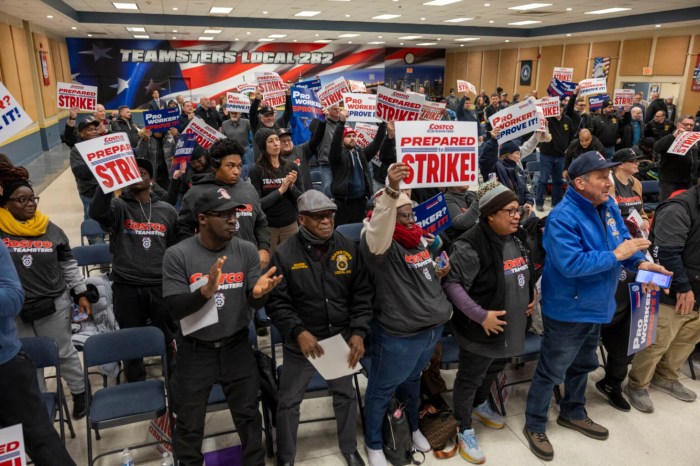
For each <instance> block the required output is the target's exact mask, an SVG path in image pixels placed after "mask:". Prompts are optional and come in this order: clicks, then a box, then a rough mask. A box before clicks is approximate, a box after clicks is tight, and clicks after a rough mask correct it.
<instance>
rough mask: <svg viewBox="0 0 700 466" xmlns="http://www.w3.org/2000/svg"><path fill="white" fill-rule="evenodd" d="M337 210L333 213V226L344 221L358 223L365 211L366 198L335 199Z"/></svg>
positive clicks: (343, 223) (342, 223)
mask: <svg viewBox="0 0 700 466" xmlns="http://www.w3.org/2000/svg"><path fill="white" fill-rule="evenodd" d="M335 203H336V204H337V205H338V210H337V211H336V213H335V226H338V225H345V224H346V223H360V222H361V221H362V220H364V218H365V212H367V198H365V197H362V198H360V199H339V198H336V199H335Z"/></svg>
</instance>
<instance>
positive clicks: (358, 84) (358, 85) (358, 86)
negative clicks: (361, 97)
mask: <svg viewBox="0 0 700 466" xmlns="http://www.w3.org/2000/svg"><path fill="white" fill-rule="evenodd" d="M348 85H349V86H350V92H367V86H365V83H364V82H362V81H353V80H352V79H348Z"/></svg>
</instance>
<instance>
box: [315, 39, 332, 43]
mask: <svg viewBox="0 0 700 466" xmlns="http://www.w3.org/2000/svg"><path fill="white" fill-rule="evenodd" d="M314 42H316V43H317V44H329V43H331V42H333V41H332V40H330V39H317V40H315V41H314Z"/></svg>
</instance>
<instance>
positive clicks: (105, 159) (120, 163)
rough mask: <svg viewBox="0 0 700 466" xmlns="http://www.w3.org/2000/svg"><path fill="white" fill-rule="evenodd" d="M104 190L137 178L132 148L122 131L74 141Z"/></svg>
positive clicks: (139, 177)
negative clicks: (77, 141)
mask: <svg viewBox="0 0 700 466" xmlns="http://www.w3.org/2000/svg"><path fill="white" fill-rule="evenodd" d="M75 148H76V149H78V152H80V155H81V156H82V157H83V160H85V163H86V164H87V166H88V168H90V171H91V172H92V174H93V175H94V177H95V179H97V182H98V183H99V185H100V188H102V192H103V193H105V194H108V193H111V192H113V191H116V190H117V189H121V188H125V187H127V186H131V185H132V184H135V183H138V182H139V181H141V172H140V171H139V167H138V165H137V164H136V158H135V157H134V151H133V150H132V149H131V144H129V137H128V136H127V135H126V133H114V134H106V135H104V136H100V137H97V138H95V139H90V140H87V141H83V142H79V143H77V144H76V145H75Z"/></svg>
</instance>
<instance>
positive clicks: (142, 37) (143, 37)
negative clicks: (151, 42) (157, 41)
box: [134, 34, 151, 39]
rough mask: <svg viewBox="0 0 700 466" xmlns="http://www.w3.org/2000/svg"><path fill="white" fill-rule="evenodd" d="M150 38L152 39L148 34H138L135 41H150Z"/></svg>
mask: <svg viewBox="0 0 700 466" xmlns="http://www.w3.org/2000/svg"><path fill="white" fill-rule="evenodd" d="M150 38H151V36H149V35H148V34H136V35H135V36H134V39H150Z"/></svg>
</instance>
